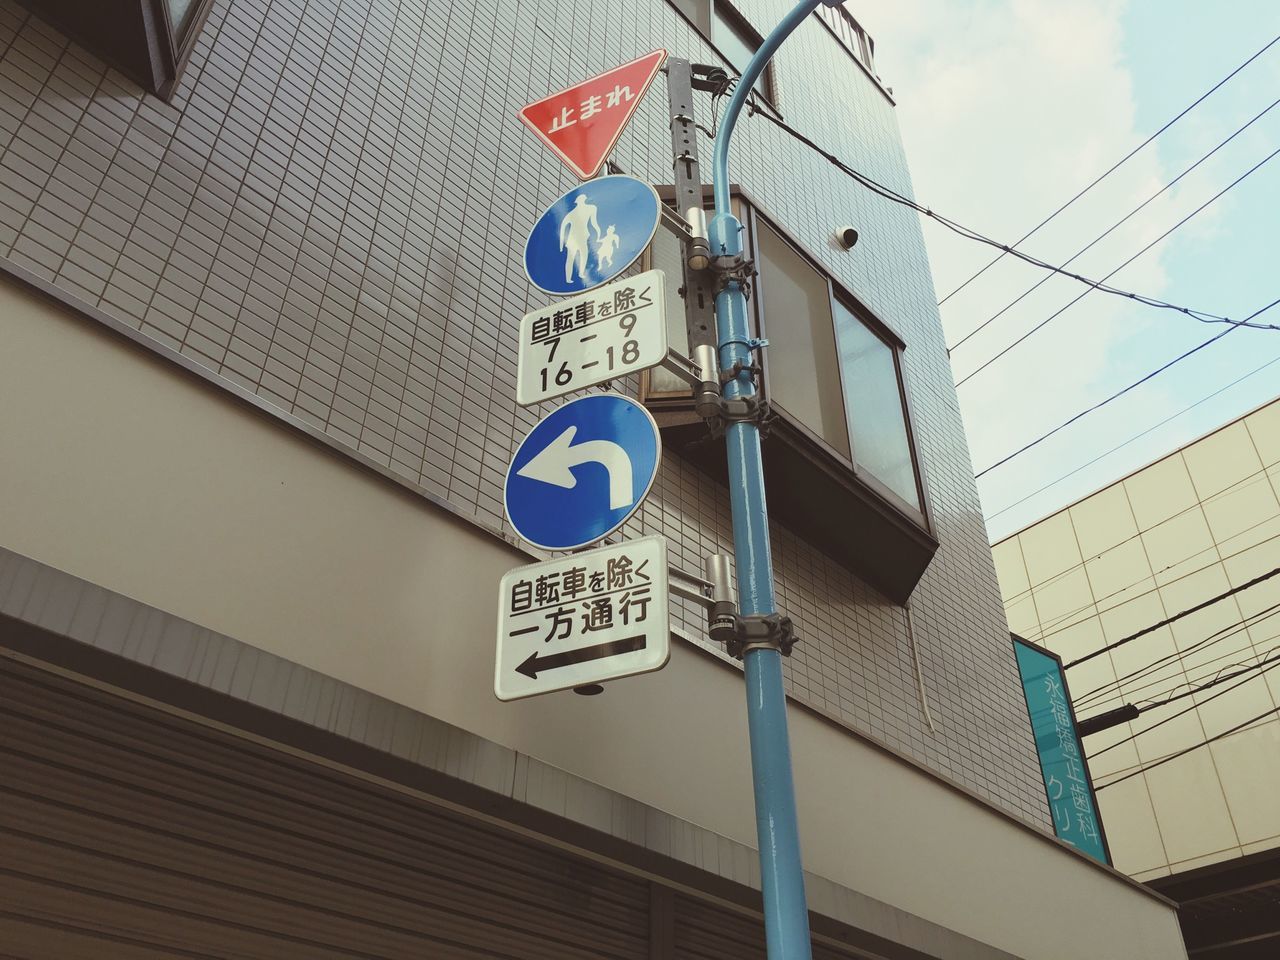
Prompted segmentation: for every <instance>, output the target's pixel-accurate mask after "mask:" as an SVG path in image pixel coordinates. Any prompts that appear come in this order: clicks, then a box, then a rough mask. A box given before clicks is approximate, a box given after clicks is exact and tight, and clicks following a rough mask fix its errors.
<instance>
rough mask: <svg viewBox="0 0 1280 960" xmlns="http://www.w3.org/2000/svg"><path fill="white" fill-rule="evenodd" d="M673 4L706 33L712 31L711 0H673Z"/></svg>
mask: <svg viewBox="0 0 1280 960" xmlns="http://www.w3.org/2000/svg"><path fill="white" fill-rule="evenodd" d="M671 3H672V5H673V6H674V7H675V8H676V9H677V10H679V11H680V12H681V13H683V14H684V15H685V16H686V17H688V18H689V22H690V23H692V24H693V25H694V26H695V27H697V28H698V29H699V30H701V31H702V32H703V33H705V34H710V33H711V0H671Z"/></svg>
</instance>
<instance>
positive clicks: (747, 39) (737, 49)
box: [711, 3, 770, 99]
mask: <svg viewBox="0 0 1280 960" xmlns="http://www.w3.org/2000/svg"><path fill="white" fill-rule="evenodd" d="M714 14H715V28H714V29H713V30H712V32H711V42H712V43H714V44H715V45H716V49H718V50H719V51H720V52H721V53H723V54H724V55H725V57H726V58H728V60H729V63H731V64H732V65H733V69H734V70H735V71H736V72H737V73H739V74H741V73H742V71H744V70H746V69H747V64H748V63H750V62H751V58H752V57H753V56H755V53H756V51H757V50H758V49H759V48H760V39H759V37H756V36H754V34H753V32H752V30H751V28H750V27H748V26H747V25H746V23H745V22H744V21H743V20H742V18H741V17H739V16H738V15H737V14H736V13H734V12H733V11H732V10H730V9H729V8H728V7H726V6H725V4H723V3H717V4H715V10H714ZM752 89H754V90H755V91H756V93H758V94H760V96H762V97H764V98H766V99H769V98H770V92H769V68H768V67H766V68H765V69H764V71H763V72H762V73H761V74H760V79H759V80H757V81H756V85H755V86H754V87H753V88H752Z"/></svg>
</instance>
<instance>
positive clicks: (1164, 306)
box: [750, 102, 1280, 330]
mask: <svg viewBox="0 0 1280 960" xmlns="http://www.w3.org/2000/svg"><path fill="white" fill-rule="evenodd" d="M750 112H751V114H752V115H753V116H760V117H764V118H765V119H766V120H768V121H769V122H770V123H772V124H773V125H774V126H776V127H778V128H779V129H780V130H782V131H784V132H785V133H787V134H788V135H790V136H791V137H793V138H795V139H796V140H797V141H799V142H800V143H802V144H804V145H805V146H806V147H808V148H809V149H810V150H812V151H813V152H814V153H816V154H818V155H819V156H821V157H822V158H823V159H824V160H826V161H827V162H828V163H830V164H831V165H832V166H834V167H835V168H836V169H837V170H839V171H840V172H841V173H843V174H845V175H846V176H848V177H850V178H852V179H853V180H855V181H856V182H858V183H860V184H861V185H862V186H864V187H866V188H867V189H868V190H870V191H871V192H872V193H874V194H876V195H877V196H879V197H883V198H884V199H886V200H889V201H892V202H893V203H897V204H901V205H902V206H904V207H908V208H910V209H912V210H914V211H916V212H917V213H919V214H922V215H924V216H926V217H928V218H929V219H931V220H933V221H935V222H936V223H940V224H942V226H944V227H946V228H947V229H948V230H951V231H952V232H953V233H956V234H959V235H960V236H962V237H965V238H967V239H969V240H974V241H977V242H978V243H983V244H986V245H987V246H989V247H994V248H995V249H997V250H1002V251H1004V252H1005V253H1008V254H1009V255H1010V256H1013V257H1016V258H1017V259H1019V260H1021V261H1023V262H1024V263H1029V264H1031V265H1032V266H1035V267H1039V268H1040V269H1042V270H1048V271H1049V272H1050V273H1054V274H1057V275H1059V276H1063V277H1070V278H1071V279H1072V280H1077V281H1079V282H1080V283H1083V284H1085V285H1086V286H1087V287H1089V289H1090V291H1093V290H1099V291H1101V292H1102V293H1107V294H1111V295H1112V296H1116V297H1124V298H1125V299H1126V300H1131V301H1133V302H1134V303H1141V304H1144V305H1146V306H1148V307H1156V308H1158V309H1161V310H1172V311H1174V312H1176V313H1181V314H1183V315H1184V316H1188V317H1191V318H1193V319H1195V320H1199V321H1201V322H1203V323H1227V324H1232V325H1237V324H1244V325H1246V326H1259V327H1260V328H1261V329H1266V330H1280V327H1275V326H1270V325H1267V326H1263V325H1260V324H1256V325H1255V324H1251V323H1250V322H1249V319H1252V318H1249V319H1246V320H1233V319H1232V318H1231V317H1228V316H1223V315H1221V314H1216V313H1209V312H1208V311H1205V310H1197V309H1193V308H1191V307H1184V306H1179V305H1178V304H1176V303H1169V302H1168V301H1167V300H1161V299H1159V298H1157V297H1149V296H1146V295H1145V294H1141V293H1134V292H1133V291H1130V290H1122V289H1120V288H1118V287H1113V286H1109V285H1108V284H1106V283H1103V282H1102V281H1101V280H1092V279H1090V278H1089V277H1086V276H1083V275H1081V274H1078V273H1073V272H1072V271H1070V270H1064V269H1062V268H1061V267H1058V266H1055V265H1054V264H1052V263H1048V262H1047V261H1044V260H1041V259H1040V258H1039V257H1034V256H1032V255H1031V254H1029V253H1025V252H1024V251H1022V250H1019V249H1017V246H1016V244H1015V245H1010V244H1006V243H1001V242H1000V241H999V240H993V239H991V238H990V237H988V236H984V235H983V234H981V233H979V232H978V231H977V230H974V229H972V228H971V227H966V226H964V225H963V224H960V223H957V222H956V221H954V220H952V219H950V218H949V217H944V216H943V215H942V214H940V213H938V212H937V211H935V210H932V209H930V208H929V207H926V206H924V205H923V204H921V203H917V202H916V201H915V200H912V199H911V198H910V197H908V196H904V195H903V194H901V193H899V192H898V191H896V190H894V189H893V188H892V187H887V186H885V185H884V184H882V183H879V182H878V181H876V180H873V179H872V178H871V177H868V176H867V175H866V174H863V173H860V172H858V171H857V170H855V169H854V168H853V167H851V166H849V165H848V164H847V163H845V162H844V161H843V160H841V159H840V158H839V157H837V156H836V155H835V154H833V153H831V152H830V151H829V150H826V149H824V148H823V147H821V146H819V145H818V144H817V143H815V142H814V141H813V140H812V139H811V138H810V137H807V136H805V134H803V133H801V132H800V131H799V130H797V129H796V128H795V127H793V126H791V124H789V123H787V122H786V121H785V120H782V119H781V118H779V117H775V116H774V115H773V114H772V113H770V112H769V111H768V110H766V109H764V108H761V107H757V106H756V105H755V103H754V102H752V103H751V104H750Z"/></svg>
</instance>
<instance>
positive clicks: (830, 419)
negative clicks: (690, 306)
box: [756, 220, 849, 457]
mask: <svg viewBox="0 0 1280 960" xmlns="http://www.w3.org/2000/svg"><path fill="white" fill-rule="evenodd" d="M756 223H757V224H758V233H759V236H758V237H757V238H756V242H757V244H758V247H759V253H760V297H761V300H760V303H761V306H762V307H763V309H764V326H765V333H766V335H767V336H768V338H769V348H768V365H769V395H770V399H771V400H772V401H774V402H776V403H777V404H778V405H779V406H781V407H782V408H783V409H785V410H786V412H787V413H789V414H790V415H791V416H792V417H794V418H795V419H796V420H797V421H799V422H800V423H801V424H803V425H804V426H805V427H808V428H809V430H811V431H813V432H814V433H815V434H817V435H818V436H819V437H821V438H822V439H823V440H825V441H826V443H827V444H828V445H829V446H830V447H831V448H832V449H834V450H836V451H837V452H838V453H840V454H842V455H843V456H845V457H848V456H849V433H848V430H847V428H846V426H845V419H844V400H843V398H842V397H841V392H840V367H839V363H838V360H837V357H836V343H835V337H834V334H833V332H832V324H831V291H830V288H829V287H828V286H827V280H826V277H824V276H823V275H822V274H821V273H819V272H818V271H817V270H815V269H814V268H813V267H811V266H810V265H809V263H808V261H806V260H805V259H804V258H803V257H801V256H800V254H798V253H797V252H796V251H795V249H794V248H792V246H791V245H790V244H789V243H787V242H786V241H785V240H783V239H782V238H781V237H780V236H778V234H776V233H775V232H774V231H773V230H771V229H770V228H769V227H767V226H765V225H764V224H763V223H761V222H760V221H759V220H757V221H756Z"/></svg>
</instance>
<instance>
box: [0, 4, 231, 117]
mask: <svg viewBox="0 0 1280 960" xmlns="http://www.w3.org/2000/svg"><path fill="white" fill-rule="evenodd" d="M21 2H22V4H23V5H24V6H26V7H27V8H28V9H30V10H31V11H32V12H33V13H34V14H35V15H36V16H38V17H40V18H42V19H44V20H47V21H48V22H49V23H50V24H52V25H53V26H54V27H56V28H57V29H58V30H60V31H61V32H62V33H65V34H66V35H67V36H68V37H70V38H71V39H72V40H74V41H75V42H76V43H79V44H80V45H81V46H83V47H84V48H85V49H86V50H88V51H89V52H90V53H92V54H93V55H94V56H96V57H99V58H101V59H102V60H104V61H105V62H107V63H109V64H110V65H111V66H113V67H115V68H116V69H117V70H119V71H120V72H121V73H123V74H124V75H125V76H127V77H128V78H129V79H131V80H133V81H134V82H135V83H137V84H138V85H139V86H141V87H143V88H144V89H145V90H146V91H147V92H149V93H152V94H154V95H156V96H158V97H160V98H161V99H162V100H170V99H171V98H172V96H173V91H174V89H175V88H176V87H177V85H178V80H179V79H180V78H181V76H182V72H183V70H184V69H185V68H186V65H187V63H188V61H189V60H190V59H191V54H192V52H193V51H194V50H195V45H196V40H197V38H198V37H199V35H200V33H201V32H202V31H203V29H204V24H205V21H206V20H207V19H208V16H209V11H210V10H211V9H212V8H213V0H194V2H193V3H192V7H191V14H190V18H189V20H188V23H187V28H186V30H185V32H184V34H183V36H182V37H178V36H177V35H176V32H175V30H174V24H173V20H172V17H171V15H170V12H169V3H168V0H113V2H110V3H109V2H107V0H21ZM86 2H88V3H92V4H93V6H94V9H95V17H94V18H92V19H91V20H90V22H88V23H86V21H85V17H84V16H83V4H84V3H86Z"/></svg>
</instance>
